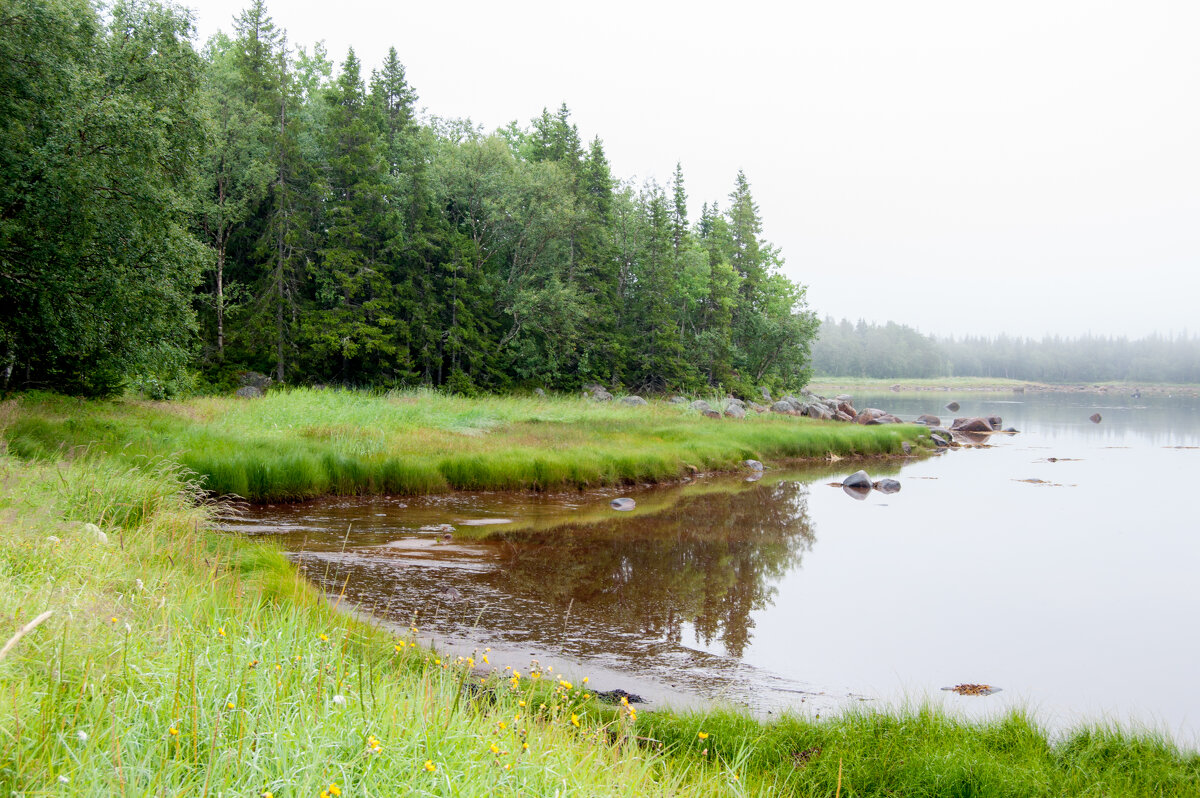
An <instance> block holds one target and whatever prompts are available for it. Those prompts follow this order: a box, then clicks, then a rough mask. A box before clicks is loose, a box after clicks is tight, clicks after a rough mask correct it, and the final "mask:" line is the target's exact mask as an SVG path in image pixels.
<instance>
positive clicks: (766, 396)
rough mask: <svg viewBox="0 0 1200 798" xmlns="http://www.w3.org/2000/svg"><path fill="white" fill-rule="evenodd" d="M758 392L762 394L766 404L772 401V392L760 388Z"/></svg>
mask: <svg viewBox="0 0 1200 798" xmlns="http://www.w3.org/2000/svg"><path fill="white" fill-rule="evenodd" d="M758 391H759V393H760V394H762V398H763V401H764V402H769V401H771V392H770V391H768V390H767V389H766V388H759V389H758Z"/></svg>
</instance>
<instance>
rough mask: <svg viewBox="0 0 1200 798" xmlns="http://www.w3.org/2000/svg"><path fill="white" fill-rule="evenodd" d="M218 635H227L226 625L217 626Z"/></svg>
mask: <svg viewBox="0 0 1200 798" xmlns="http://www.w3.org/2000/svg"><path fill="white" fill-rule="evenodd" d="M217 636H218V637H224V636H225V627H224V626H218V627H217Z"/></svg>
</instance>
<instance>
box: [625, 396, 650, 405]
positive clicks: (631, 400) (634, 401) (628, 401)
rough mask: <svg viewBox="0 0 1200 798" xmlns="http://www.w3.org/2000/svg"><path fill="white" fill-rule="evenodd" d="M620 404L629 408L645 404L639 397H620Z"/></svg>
mask: <svg viewBox="0 0 1200 798" xmlns="http://www.w3.org/2000/svg"><path fill="white" fill-rule="evenodd" d="M621 404H623V405H629V406H630V407H641V406H642V405H644V404H646V400H645V399H643V398H642V397H640V396H622V397H621Z"/></svg>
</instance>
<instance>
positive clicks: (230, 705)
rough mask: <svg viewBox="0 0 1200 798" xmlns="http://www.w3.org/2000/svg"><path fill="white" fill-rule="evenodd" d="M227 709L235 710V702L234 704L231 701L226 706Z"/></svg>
mask: <svg viewBox="0 0 1200 798" xmlns="http://www.w3.org/2000/svg"><path fill="white" fill-rule="evenodd" d="M225 708H226V709H233V702H232V701H230V702H229V703H228V704H226V705H225Z"/></svg>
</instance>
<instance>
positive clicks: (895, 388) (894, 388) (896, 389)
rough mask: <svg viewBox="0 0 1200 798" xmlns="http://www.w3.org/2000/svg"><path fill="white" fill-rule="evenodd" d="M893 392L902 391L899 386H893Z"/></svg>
mask: <svg viewBox="0 0 1200 798" xmlns="http://www.w3.org/2000/svg"><path fill="white" fill-rule="evenodd" d="M892 390H893V391H896V392H899V391H900V386H899V385H893V386H892Z"/></svg>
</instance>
